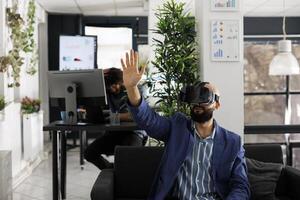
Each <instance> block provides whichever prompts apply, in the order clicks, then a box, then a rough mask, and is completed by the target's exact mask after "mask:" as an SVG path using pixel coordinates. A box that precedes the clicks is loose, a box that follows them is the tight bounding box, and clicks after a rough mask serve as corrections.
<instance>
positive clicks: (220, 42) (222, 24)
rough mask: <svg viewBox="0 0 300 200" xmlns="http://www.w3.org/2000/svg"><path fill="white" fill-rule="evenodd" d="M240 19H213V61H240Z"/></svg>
mask: <svg viewBox="0 0 300 200" xmlns="http://www.w3.org/2000/svg"><path fill="white" fill-rule="evenodd" d="M239 54H240V44H239V20H212V22H211V59H212V61H224V62H226V61H229V62H230V61H231V62H238V61H240V55H239Z"/></svg>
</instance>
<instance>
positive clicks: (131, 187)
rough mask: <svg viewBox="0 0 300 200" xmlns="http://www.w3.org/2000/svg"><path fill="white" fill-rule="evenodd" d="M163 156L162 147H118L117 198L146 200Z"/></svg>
mask: <svg viewBox="0 0 300 200" xmlns="http://www.w3.org/2000/svg"><path fill="white" fill-rule="evenodd" d="M162 154H163V148H162V147H126V146H118V147H116V150H115V164H114V170H115V197H116V198H124V199H125V198H126V199H146V198H147V196H148V194H149V192H150V188H151V184H152V181H153V179H154V177H155V174H156V171H157V168H158V165H159V163H160V159H161V157H162Z"/></svg>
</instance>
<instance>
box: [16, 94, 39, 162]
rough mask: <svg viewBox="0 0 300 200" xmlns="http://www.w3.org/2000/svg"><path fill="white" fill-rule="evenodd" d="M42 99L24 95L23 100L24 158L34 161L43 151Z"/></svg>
mask: <svg viewBox="0 0 300 200" xmlns="http://www.w3.org/2000/svg"><path fill="white" fill-rule="evenodd" d="M40 108H41V101H40V100H39V99H31V98H29V97H27V96H26V97H24V98H23V99H22V101H21V112H22V114H23V117H22V123H23V130H22V134H23V138H24V154H23V156H24V160H26V161H29V162H32V161H34V160H35V159H36V158H37V157H38V156H39V155H40V154H41V153H42V151H43V112H41V111H40Z"/></svg>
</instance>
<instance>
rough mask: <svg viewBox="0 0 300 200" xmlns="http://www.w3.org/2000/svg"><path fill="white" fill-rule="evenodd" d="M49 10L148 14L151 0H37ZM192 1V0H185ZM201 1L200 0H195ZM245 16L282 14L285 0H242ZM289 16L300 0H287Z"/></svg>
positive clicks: (298, 10)
mask: <svg viewBox="0 0 300 200" xmlns="http://www.w3.org/2000/svg"><path fill="white" fill-rule="evenodd" d="M37 1H38V2H39V4H40V5H41V6H42V7H43V8H44V9H45V10H47V11H48V12H56V13H80V14H83V15H108V16H147V15H148V11H149V9H148V1H151V0H37ZM185 1H186V2H190V1H191V0H185ZM195 1H199V0H195ZM240 1H243V2H244V13H245V14H244V15H245V16H282V15H283V13H284V12H283V0H240ZM285 1H286V9H285V14H286V15H287V16H300V0H285Z"/></svg>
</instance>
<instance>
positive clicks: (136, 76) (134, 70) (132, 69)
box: [121, 50, 145, 89]
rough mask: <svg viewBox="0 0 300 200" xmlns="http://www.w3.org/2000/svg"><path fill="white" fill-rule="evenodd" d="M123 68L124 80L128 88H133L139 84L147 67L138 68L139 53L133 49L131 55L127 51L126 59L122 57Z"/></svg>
mask: <svg viewBox="0 0 300 200" xmlns="http://www.w3.org/2000/svg"><path fill="white" fill-rule="evenodd" d="M121 64H122V68H123V81H124V86H125V87H126V89H129V88H133V87H135V86H137V85H138V83H139V82H140V80H141V79H142V75H143V74H144V72H145V67H142V68H141V69H139V68H138V53H137V52H134V51H133V50H131V51H130V55H129V54H128V53H126V60H125V62H124V60H123V59H121Z"/></svg>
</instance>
